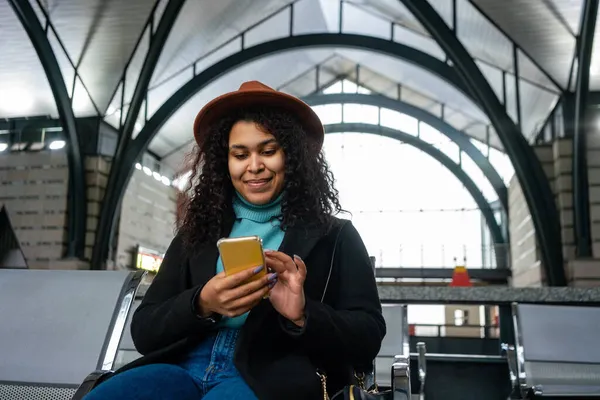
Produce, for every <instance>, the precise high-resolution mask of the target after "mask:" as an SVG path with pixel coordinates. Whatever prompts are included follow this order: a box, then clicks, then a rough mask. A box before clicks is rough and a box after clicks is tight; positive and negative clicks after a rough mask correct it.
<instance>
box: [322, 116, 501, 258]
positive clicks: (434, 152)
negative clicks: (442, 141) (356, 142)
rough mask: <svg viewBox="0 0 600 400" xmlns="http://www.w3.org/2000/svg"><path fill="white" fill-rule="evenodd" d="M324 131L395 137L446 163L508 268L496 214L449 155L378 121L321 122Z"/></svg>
mask: <svg viewBox="0 0 600 400" xmlns="http://www.w3.org/2000/svg"><path fill="white" fill-rule="evenodd" d="M325 132H326V133H346V132H355V133H368V134H373V135H379V136H385V137H389V138H391V139H395V140H399V141H401V142H403V143H406V144H408V145H410V146H413V147H415V148H417V149H419V150H421V151H422V152H424V153H426V154H428V155H429V156H431V157H433V158H434V159H436V160H437V161H439V163H440V164H442V165H443V166H444V167H446V168H447V169H448V170H449V171H450V172H451V173H452V174H453V175H454V176H455V177H456V178H457V179H458V180H459V181H460V182H461V183H462V184H463V185H464V187H465V189H467V191H468V192H469V194H470V195H471V197H473V200H474V201H475V203H476V204H477V207H479V209H480V210H481V213H482V214H483V217H484V219H485V221H486V224H487V226H488V229H489V230H490V235H491V237H492V241H493V243H494V246H495V249H494V250H495V256H496V265H497V266H498V268H508V263H507V255H508V252H507V247H506V239H505V237H504V235H503V234H502V229H501V228H500V225H499V224H498V221H496V217H495V216H494V211H493V209H492V207H491V206H490V204H489V203H488V202H487V200H486V199H485V196H484V195H483V193H481V191H480V190H479V188H478V187H477V185H476V184H475V182H473V180H472V179H471V178H470V177H469V175H467V173H466V172H465V171H463V169H462V168H461V167H460V165H459V164H457V163H455V162H454V161H453V160H452V159H451V158H450V157H448V156H447V155H445V154H444V153H442V152H441V151H440V150H438V149H437V148H435V147H434V146H433V145H431V144H430V143H427V142H426V141H424V140H422V139H420V138H418V137H416V136H413V135H411V134H408V133H406V132H403V131H401V130H398V129H392V128H388V127H385V126H381V125H373V124H360V123H341V124H327V125H325Z"/></svg>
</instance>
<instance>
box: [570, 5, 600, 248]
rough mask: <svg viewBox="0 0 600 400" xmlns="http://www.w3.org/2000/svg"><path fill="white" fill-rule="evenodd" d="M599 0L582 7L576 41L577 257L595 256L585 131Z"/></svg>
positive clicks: (574, 192) (587, 119)
mask: <svg viewBox="0 0 600 400" xmlns="http://www.w3.org/2000/svg"><path fill="white" fill-rule="evenodd" d="M597 15H598V0H586V1H585V6H584V8H583V15H582V22H581V32H580V34H579V37H578V40H577V60H578V62H577V81H576V83H575V115H574V118H573V120H574V121H573V122H574V129H573V135H574V136H573V216H574V223H575V245H576V254H577V257H591V256H592V243H591V242H592V239H591V232H590V229H591V227H590V197H589V196H590V195H589V182H588V175H587V170H588V165H587V141H586V134H587V133H586V130H587V129H589V126H590V125H591V123H592V122H591V121H590V118H589V112H588V111H587V107H588V98H589V91H590V64H591V62H592V49H593V43H594V32H595V30H596V18H597Z"/></svg>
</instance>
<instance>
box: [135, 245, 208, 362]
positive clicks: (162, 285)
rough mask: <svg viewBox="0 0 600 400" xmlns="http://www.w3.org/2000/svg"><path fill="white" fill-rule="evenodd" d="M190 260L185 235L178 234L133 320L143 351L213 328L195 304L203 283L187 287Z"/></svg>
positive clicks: (164, 345) (143, 352)
mask: <svg viewBox="0 0 600 400" xmlns="http://www.w3.org/2000/svg"><path fill="white" fill-rule="evenodd" d="M187 262H188V261H187V258H186V257H185V252H184V249H183V243H182V240H181V237H179V236H177V237H175V239H174V240H173V241H172V242H171V244H170V246H169V248H168V249H167V252H166V254H165V258H164V260H163V262H162V265H161V266H160V269H159V271H158V273H157V274H156V277H155V278H154V280H153V282H152V284H151V285H150V287H149V288H148V291H147V292H146V295H145V296H144V298H143V300H142V303H141V304H140V306H139V307H138V308H137V310H136V311H135V313H134V315H133V318H132V321H131V337H132V339H133V343H134V344H135V347H136V349H137V351H138V352H140V353H141V354H142V355H146V354H148V353H150V352H153V351H155V350H159V349H161V348H163V347H166V346H169V345H171V344H173V343H175V342H177V341H179V340H181V339H184V338H186V337H188V336H190V335H192V334H197V333H199V332H202V331H203V330H206V329H210V328H209V327H210V326H211V325H213V324H214V322H212V321H210V320H207V319H204V318H201V317H200V316H198V315H197V313H196V310H195V307H194V302H195V299H196V296H197V295H198V293H200V290H202V286H196V287H192V288H187V289H186V288H185V286H184V277H185V274H186V270H185V268H186V267H187Z"/></svg>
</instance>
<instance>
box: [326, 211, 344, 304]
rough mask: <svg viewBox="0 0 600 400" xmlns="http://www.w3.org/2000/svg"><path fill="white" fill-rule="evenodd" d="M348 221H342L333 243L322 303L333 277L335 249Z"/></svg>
mask: <svg viewBox="0 0 600 400" xmlns="http://www.w3.org/2000/svg"><path fill="white" fill-rule="evenodd" d="M346 222H348V221H345V220H342V221H341V224H340V225H341V226H340V229H339V230H338V232H337V234H336V236H335V242H334V244H333V252H332V253H331V263H330V264H329V273H328V274H327V281H325V288H324V289H323V295H322V296H321V303H322V302H323V300H325V295H326V294H327V288H328V287H329V280H330V279H331V273H332V272H333V264H334V262H335V251H336V249H337V244H338V242H339V240H340V234H341V233H342V230H344V227H345V226H346Z"/></svg>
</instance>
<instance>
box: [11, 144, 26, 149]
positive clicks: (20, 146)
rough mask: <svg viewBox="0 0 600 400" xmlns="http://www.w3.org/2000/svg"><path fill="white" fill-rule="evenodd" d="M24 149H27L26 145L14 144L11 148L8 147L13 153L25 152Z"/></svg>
mask: <svg viewBox="0 0 600 400" xmlns="http://www.w3.org/2000/svg"><path fill="white" fill-rule="evenodd" d="M25 147H27V143H14V144H13V145H12V146H10V149H11V150H14V151H20V150H25Z"/></svg>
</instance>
